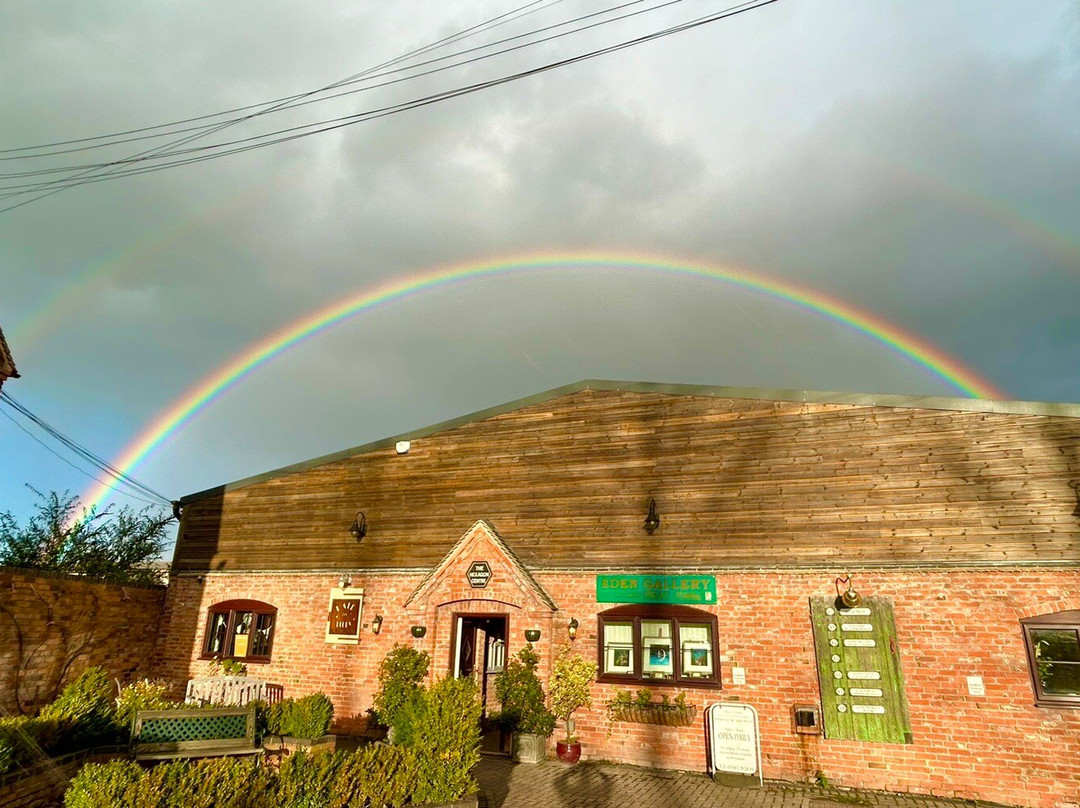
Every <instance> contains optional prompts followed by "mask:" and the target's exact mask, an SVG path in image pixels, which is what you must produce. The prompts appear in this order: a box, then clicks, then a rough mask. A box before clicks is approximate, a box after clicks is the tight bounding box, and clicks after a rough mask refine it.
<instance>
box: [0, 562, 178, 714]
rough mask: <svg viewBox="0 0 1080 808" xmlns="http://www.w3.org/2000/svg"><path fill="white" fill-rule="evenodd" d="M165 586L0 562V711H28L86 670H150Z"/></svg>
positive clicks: (136, 674)
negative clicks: (93, 578) (102, 579)
mask: <svg viewBox="0 0 1080 808" xmlns="http://www.w3.org/2000/svg"><path fill="white" fill-rule="evenodd" d="M164 597H165V588H164V587H160V586H155V587H143V586H119V585H117V584H106V583H100V582H94V581H89V580H87V579H85V578H80V577H77V576H72V575H59V574H56V573H45V572H35V571H33V570H24V569H16V568H12V567H3V568H0V714H10V713H32V712H34V711H36V709H37V708H38V707H40V706H42V705H43V704H47V703H48V702H49V701H51V700H52V699H53V698H54V697H55V695H56V693H57V692H58V690H59V689H60V688H61V687H62V686H63V685H64V684H67V683H68V682H70V681H71V680H72V679H74V678H75V677H76V676H78V675H79V674H80V673H81V672H82V671H84V670H85V669H86V668H88V667H91V666H94V665H100V666H102V667H104V668H105V669H106V670H107V671H108V672H109V676H110V677H113V678H117V679H120V680H121V681H122V682H129V681H132V680H134V679H138V678H140V677H142V676H145V675H147V674H148V673H149V665H148V662H149V659H150V657H151V656H152V654H153V650H154V643H155V641H156V639H157V631H158V624H159V620H160V618H161V606H162V601H163V600H164Z"/></svg>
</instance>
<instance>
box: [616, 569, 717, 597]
mask: <svg viewBox="0 0 1080 808" xmlns="http://www.w3.org/2000/svg"><path fill="white" fill-rule="evenodd" d="M596 601H597V603H705V604H713V603H716V578H714V577H713V576H712V575H597V576H596Z"/></svg>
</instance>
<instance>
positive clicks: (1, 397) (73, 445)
mask: <svg viewBox="0 0 1080 808" xmlns="http://www.w3.org/2000/svg"><path fill="white" fill-rule="evenodd" d="M0 403H2V404H7V405H8V406H9V407H11V408H12V409H14V410H15V411H16V412H18V413H19V414H20V415H22V416H23V417H24V418H27V419H28V420H30V421H31V422H32V423H33V424H34V425H35V426H37V427H38V428H40V429H42V430H43V431H44V432H45V433H46V434H47V435H49V436H50V437H52V438H54V439H55V440H57V441H59V442H60V443H61V444H63V445H64V446H65V447H67V448H68V449H69V450H71V451H72V452H74V453H75V454H76V455H78V456H79V457H81V458H82V459H83V460H85V461H86V462H88V463H89V464H90V465H92V466H94V467H95V468H97V469H98V470H100V471H104V472H105V473H106V474H108V475H109V476H110V477H112V478H113V479H114V480H115V481H116V482H117V483H121V484H123V485H126V486H128V487H129V488H131V489H133V490H135V491H137V492H139V493H140V494H143V495H146V496H149V497H152V498H153V499H156V500H159V501H160V502H161V503H163V504H165V505H171V504H172V500H170V499H169V498H168V497H166V496H165V495H164V494H162V493H161V492H159V491H155V490H154V489H153V488H151V487H150V486H148V485H145V484H144V483H141V482H139V481H138V480H136V479H135V478H134V477H132V476H131V475H129V474H126V473H125V472H123V471H121V470H120V469H118V468H116V466H114V465H112V464H111V463H109V462H108V461H107V460H105V459H103V458H101V457H99V456H98V455H96V454H94V453H93V452H91V451H90V450H89V449H87V448H86V447H84V446H82V445H80V444H79V443H77V442H75V441H74V440H72V439H71V438H69V437H68V436H67V435H65V434H64V433H62V432H60V430H58V429H56V428H55V427H53V426H51V425H50V424H49V423H47V422H46V421H45V420H44V419H42V418H39V417H38V416H37V415H35V414H34V413H33V412H31V411H30V410H29V409H28V408H26V407H24V406H23V405H22V404H20V403H19V402H18V401H16V400H15V399H14V398H12V397H11V395H10V394H8V393H6V392H2V391H0ZM99 482H101V481H100V480H99ZM106 484H107V483H106Z"/></svg>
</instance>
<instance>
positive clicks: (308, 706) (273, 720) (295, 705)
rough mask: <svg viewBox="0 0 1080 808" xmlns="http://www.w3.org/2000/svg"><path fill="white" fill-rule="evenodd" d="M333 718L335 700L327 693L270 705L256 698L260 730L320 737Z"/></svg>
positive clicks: (271, 732)
mask: <svg viewBox="0 0 1080 808" xmlns="http://www.w3.org/2000/svg"><path fill="white" fill-rule="evenodd" d="M333 721H334V703H333V702H332V701H330V697H329V696H327V695H326V694H325V693H312V694H311V695H309V696H304V697H303V698H299V699H282V700H281V701H278V702H275V703H274V704H271V705H269V706H265V704H264V703H263V702H257V703H256V708H255V724H256V729H257V731H259V732H260V734H262V733H269V734H271V735H291V736H293V737H294V738H310V739H314V738H321V737H322V736H323V735H325V734H326V733H327V732H329V731H330V724H332V723H333Z"/></svg>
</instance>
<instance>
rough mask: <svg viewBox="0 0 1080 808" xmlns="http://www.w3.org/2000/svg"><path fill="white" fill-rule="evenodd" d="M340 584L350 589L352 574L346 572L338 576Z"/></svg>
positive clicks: (343, 587) (341, 586)
mask: <svg viewBox="0 0 1080 808" xmlns="http://www.w3.org/2000/svg"><path fill="white" fill-rule="evenodd" d="M338 586H339V587H340V588H342V589H348V588H349V587H350V586H352V576H351V575H349V573H347V572H346V573H344V574H343V575H342V576H341V577H340V578H338Z"/></svg>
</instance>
